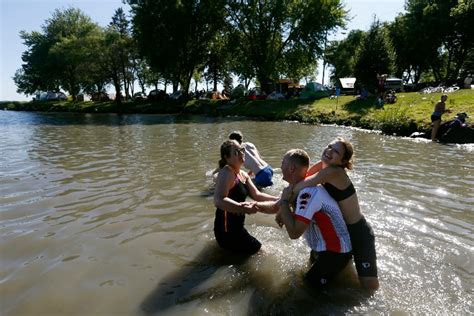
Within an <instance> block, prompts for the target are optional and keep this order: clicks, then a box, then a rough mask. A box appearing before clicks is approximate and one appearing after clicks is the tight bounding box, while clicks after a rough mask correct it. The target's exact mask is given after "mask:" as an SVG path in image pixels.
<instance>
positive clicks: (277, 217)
mask: <svg viewBox="0 0 474 316" xmlns="http://www.w3.org/2000/svg"><path fill="white" fill-rule="evenodd" d="M275 222H276V223H277V224H278V226H280V228H282V227H283V221H282V220H281V213H280V212H278V213H276V215H275Z"/></svg>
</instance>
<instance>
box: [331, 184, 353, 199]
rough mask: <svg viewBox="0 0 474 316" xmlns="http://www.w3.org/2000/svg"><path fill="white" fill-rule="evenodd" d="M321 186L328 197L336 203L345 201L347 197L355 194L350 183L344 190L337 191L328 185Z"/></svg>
mask: <svg viewBox="0 0 474 316" xmlns="http://www.w3.org/2000/svg"><path fill="white" fill-rule="evenodd" d="M323 186H324V188H325V189H326V191H328V193H329V195H330V196H331V197H332V198H333V199H334V200H336V201H338V202H339V201H342V200H345V199H347V198H348V197H350V196H351V195H352V194H355V192H356V190H355V188H354V185H353V184H352V182H351V184H349V186H348V187H347V188H345V189H344V190H339V189H338V188H336V187H335V186H333V185H332V184H330V183H323Z"/></svg>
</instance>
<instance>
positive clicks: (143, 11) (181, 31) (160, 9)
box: [128, 0, 224, 93]
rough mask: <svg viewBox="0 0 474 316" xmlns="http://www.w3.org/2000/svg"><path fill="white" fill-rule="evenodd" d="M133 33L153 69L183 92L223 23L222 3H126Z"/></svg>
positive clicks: (145, 0)
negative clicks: (130, 13) (128, 6)
mask: <svg viewBox="0 0 474 316" xmlns="http://www.w3.org/2000/svg"><path fill="white" fill-rule="evenodd" d="M128 3H129V4H130V6H131V8H132V14H133V18H132V22H133V33H134V37H135V38H136V40H137V42H138V45H139V49H140V52H141V53H142V54H143V55H144V56H145V57H146V59H147V60H148V61H149V62H150V66H151V67H152V69H153V70H154V71H155V72H157V73H160V74H162V76H163V77H164V78H165V79H167V80H169V81H171V82H172V83H173V90H174V91H175V90H177V88H178V84H181V86H182V90H184V92H185V93H187V92H188V91H189V84H190V81H191V78H192V75H193V73H194V70H195V69H196V68H197V67H199V66H200V65H202V64H204V63H205V61H206V59H207V56H208V47H209V43H210V41H212V40H213V39H214V36H215V34H216V32H217V31H218V30H219V28H220V27H222V25H223V23H224V14H223V11H222V10H223V7H224V6H223V0H208V1H198V0H180V1H169V0H156V1H148V0H128Z"/></svg>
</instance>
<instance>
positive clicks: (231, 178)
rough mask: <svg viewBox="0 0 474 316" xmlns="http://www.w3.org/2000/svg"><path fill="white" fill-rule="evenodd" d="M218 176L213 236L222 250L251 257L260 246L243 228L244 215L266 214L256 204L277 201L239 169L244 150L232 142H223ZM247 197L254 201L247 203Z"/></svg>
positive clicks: (242, 163)
mask: <svg viewBox="0 0 474 316" xmlns="http://www.w3.org/2000/svg"><path fill="white" fill-rule="evenodd" d="M220 154H221V159H220V160H219V173H218V176H217V180H216V188H215V191H214V204H215V206H216V208H217V209H216V215H215V219H214V235H215V237H216V240H217V243H218V244H219V246H221V247H222V248H224V249H227V250H230V251H232V252H235V253H241V254H247V255H252V254H254V253H256V252H258V251H259V250H260V247H261V246H262V244H261V243H260V242H259V241H258V240H257V239H256V238H255V237H253V236H252V235H250V234H249V233H248V231H247V230H246V229H245V227H244V222H245V214H254V213H256V212H257V211H259V210H260V211H262V212H265V210H264V209H263V208H260V209H259V207H258V206H257V205H256V202H255V201H277V200H278V199H279V198H278V197H275V196H272V195H269V194H266V193H263V192H260V191H259V190H258V189H257V188H256V187H255V185H254V184H253V182H252V181H251V179H250V177H249V175H248V174H247V173H246V172H245V171H243V170H241V167H242V165H244V162H245V159H246V157H245V149H244V147H242V146H241V145H240V144H239V143H238V142H237V141H235V140H226V141H224V143H222V145H221V147H220ZM247 196H250V197H251V198H252V199H253V200H254V201H252V202H250V201H249V202H246V201H245V200H246V198H247Z"/></svg>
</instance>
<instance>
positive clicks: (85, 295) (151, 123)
mask: <svg viewBox="0 0 474 316" xmlns="http://www.w3.org/2000/svg"><path fill="white" fill-rule="evenodd" d="M234 129H239V130H241V131H243V132H244V136H245V139H246V140H248V141H251V142H253V143H255V144H256V145H257V147H258V148H259V149H260V151H261V153H262V154H263V156H264V158H265V159H266V160H267V161H268V162H269V163H270V164H271V165H272V166H274V167H275V168H276V175H275V185H274V186H273V187H271V188H270V189H268V190H266V192H269V193H272V194H278V193H279V192H280V191H281V190H282V189H283V188H284V186H285V182H284V181H282V179H281V170H280V169H279V167H280V162H281V157H282V155H283V154H284V153H285V152H286V150H288V149H290V148H296V147H299V148H303V149H305V150H306V151H307V152H308V153H309V154H310V156H311V157H312V158H314V160H317V159H318V158H319V157H320V154H321V151H322V149H323V147H324V146H325V145H326V144H327V143H328V142H329V141H331V140H332V139H333V138H334V137H336V136H338V135H340V136H343V137H345V138H348V139H349V140H351V141H352V142H353V144H354V146H355V150H356V164H355V169H354V170H353V171H352V172H351V173H350V177H351V178H352V181H353V182H354V184H355V186H356V188H357V190H358V194H359V199H360V202H361V207H362V210H363V212H364V214H365V216H366V217H367V219H368V220H369V221H370V222H371V224H372V226H373V228H374V231H375V234H376V238H377V239H376V247H377V255H378V267H379V277H380V283H381V288H380V290H379V291H377V292H376V293H375V294H374V295H367V294H365V293H364V292H362V291H361V290H360V289H359V288H358V287H357V281H356V280H355V279H354V278H353V275H352V274H351V271H350V270H349V271H346V275H343V276H342V277H341V278H340V280H338V282H336V284H335V285H334V286H333V287H332V288H330V289H328V290H327V291H324V292H319V293H318V292H315V291H313V290H311V289H309V288H307V287H306V286H305V285H304V284H303V283H302V275H303V273H304V272H305V271H306V270H307V268H308V266H307V259H308V248H307V246H306V245H305V243H304V241H303V240H297V241H291V240H290V239H289V238H288V237H287V235H286V233H285V231H284V230H281V229H279V228H278V227H277V225H276V224H275V223H274V219H273V216H271V215H263V214H257V215H252V216H248V217H247V220H246V226H247V228H248V230H249V231H250V232H251V233H252V234H254V235H255V236H256V237H257V238H258V239H259V240H260V241H261V242H262V243H263V248H262V251H261V252H260V253H259V254H257V255H255V256H253V257H251V258H249V259H247V260H244V259H242V258H238V257H234V256H231V255H229V254H227V253H225V252H223V251H222V250H221V249H219V248H218V247H217V245H216V243H215V241H214V237H213V233H212V228H213V216H214V206H213V201H212V181H211V177H210V173H211V172H212V170H213V169H214V168H215V167H216V165H217V161H218V159H219V145H220V143H221V142H222V141H223V140H225V138H226V137H227V135H228V134H229V132H230V131H232V130H234ZM0 135H1V137H0V153H1V155H0V237H1V238H0V260H1V264H0V300H1V301H0V314H1V315H140V314H160V315H161V314H165V315H207V314H209V315H223V314H231V315H248V314H275V315H291V314H293V315H301V314H320V313H326V314H328V313H329V314H341V313H397V312H402V313H422V314H425V313H426V314H451V313H461V314H465V313H474V309H473V307H472V306H473V296H474V293H473V288H474V251H473V250H474V242H473V238H474V234H473V233H474V212H473V210H474V191H473V186H474V166H473V165H474V159H473V157H474V155H473V153H474V147H473V146H472V145H463V146H458V145H441V144H434V143H431V142H428V141H424V140H422V141H415V140H413V139H407V138H396V137H388V136H383V135H380V134H377V133H369V132H366V131H361V130H356V129H349V128H341V127H335V126H311V125H301V124H297V123H292V122H255V121H248V120H241V119H236V118H232V119H231V118H228V119H209V118H199V117H192V118H183V117H181V118H179V117H174V116H158V115H146V116H145V115H125V116H118V115H90V114H86V115H82V114H51V113H50V114H39V113H18V112H7V111H2V112H0Z"/></svg>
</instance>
